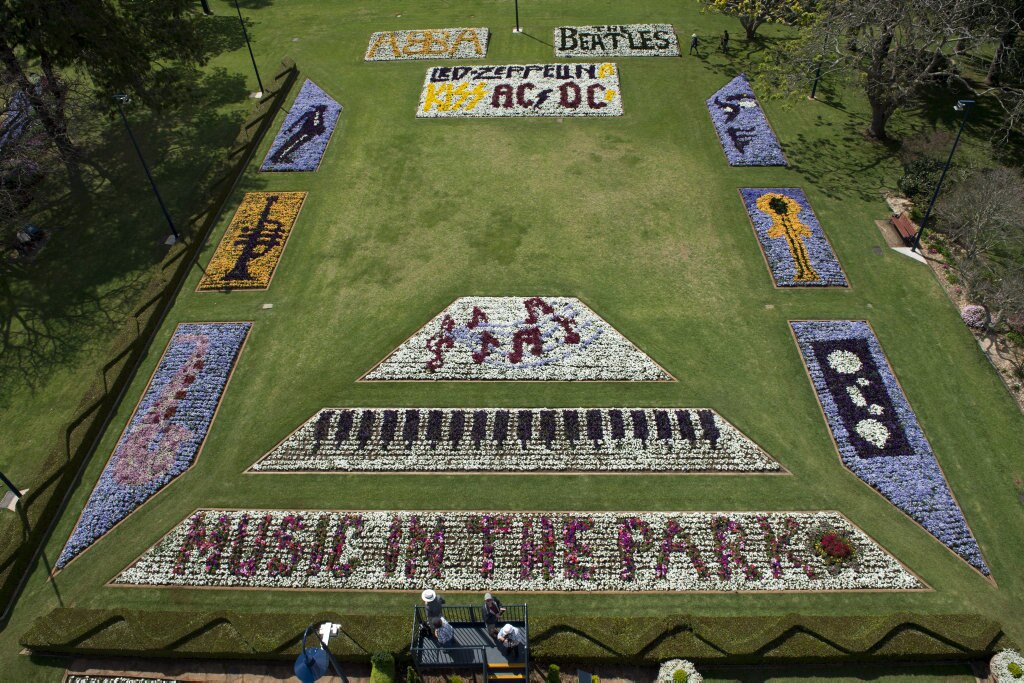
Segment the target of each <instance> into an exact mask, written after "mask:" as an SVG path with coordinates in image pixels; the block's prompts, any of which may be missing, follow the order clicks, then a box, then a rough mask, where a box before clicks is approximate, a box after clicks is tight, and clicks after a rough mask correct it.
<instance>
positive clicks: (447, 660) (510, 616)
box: [409, 604, 530, 683]
mask: <svg viewBox="0 0 1024 683" xmlns="http://www.w3.org/2000/svg"><path fill="white" fill-rule="evenodd" d="M503 607H504V608H505V612H504V613H503V614H502V615H501V618H500V619H499V620H498V621H499V623H503V624H512V625H513V626H516V627H519V628H521V629H522V630H523V633H524V634H525V635H526V640H527V642H525V643H523V644H522V645H520V647H521V648H522V652H523V677H524V680H525V679H527V678H528V672H529V670H530V646H529V639H530V636H529V614H528V611H527V608H526V604H516V605H503ZM441 614H442V616H443V617H444V619H445V620H446V621H447V622H448V623H450V624H451V625H452V626H453V627H454V628H455V629H456V631H458V629H459V627H467V626H468V627H478V628H480V629H481V630H482V629H483V628H484V612H483V607H482V606H475V605H445V606H444V607H442V608H441ZM426 623H427V613H426V608H425V607H424V606H423V605H417V606H416V607H414V608H413V619H412V634H411V637H410V640H409V642H410V643H411V644H410V647H409V653H410V654H411V655H412V659H413V664H414V666H415V668H416V670H417V671H420V670H421V669H431V668H447V669H475V668H476V667H478V666H479V667H480V671H481V673H482V674H483V681H484V683H487V681H488V660H487V649H488V647H493V646H489V645H487V644H481V645H453V646H450V647H438V646H431V647H424V646H423V645H422V643H423V642H424V640H425V639H426V638H428V637H429V636H426V635H424V627H425V625H426ZM435 655H436V658H435ZM442 655H443V656H442Z"/></svg>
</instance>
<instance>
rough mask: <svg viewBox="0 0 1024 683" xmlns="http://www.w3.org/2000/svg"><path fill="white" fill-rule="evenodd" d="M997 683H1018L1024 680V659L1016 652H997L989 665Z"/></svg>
mask: <svg viewBox="0 0 1024 683" xmlns="http://www.w3.org/2000/svg"><path fill="white" fill-rule="evenodd" d="M988 669H989V672H990V673H991V674H992V678H993V679H994V680H995V681H996V683H1018V682H1019V681H1022V680H1024V657H1021V654H1020V653H1019V652H1017V651H1016V650H1010V649H1004V650H1000V651H999V652H997V653H996V654H995V655H994V656H993V657H992V659H991V661H990V662H989V665H988Z"/></svg>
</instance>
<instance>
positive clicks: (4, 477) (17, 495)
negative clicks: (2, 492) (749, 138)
mask: <svg viewBox="0 0 1024 683" xmlns="http://www.w3.org/2000/svg"><path fill="white" fill-rule="evenodd" d="M0 481H2V482H3V483H4V485H5V486H6V487H7V488H9V489H10V490H11V493H12V494H14V497H15V498H17V499H18V500H21V491H19V490H18V487H17V486H15V485H14V482H13V481H11V480H10V479H8V478H7V475H5V474H4V473H3V472H0Z"/></svg>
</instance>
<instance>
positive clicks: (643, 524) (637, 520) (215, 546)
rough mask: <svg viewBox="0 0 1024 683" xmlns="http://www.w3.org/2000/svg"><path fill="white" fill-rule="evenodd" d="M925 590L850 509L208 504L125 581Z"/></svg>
mask: <svg viewBox="0 0 1024 683" xmlns="http://www.w3.org/2000/svg"><path fill="white" fill-rule="evenodd" d="M822 525H825V526H827V527H829V528H841V529H844V530H846V531H848V532H849V537H850V538H851V539H852V542H853V543H855V544H856V546H857V554H858V560H859V561H858V563H857V564H856V566H853V565H849V566H842V567H838V568H837V567H834V566H830V565H827V564H825V563H824V562H822V561H821V559H820V558H819V556H818V555H817V553H815V552H814V550H813V546H814V544H815V543H816V542H818V541H819V540H820V539H817V538H815V534H814V532H813V530H814V529H816V528H818V527H820V526H822ZM425 582H429V585H430V586H431V587H432V588H435V589H438V590H460V591H461V590H465V591H479V590H503V591H545V590H557V591H771V590H779V591H786V590H811V591H830V590H865V589H866V590H878V589H896V590H907V589H919V588H923V587H924V586H923V585H922V583H921V582H920V581H919V580H918V579H917V578H916V577H915V576H913V575H912V574H911V573H910V572H908V571H907V570H906V569H905V568H904V567H903V566H901V565H900V564H899V562H897V561H896V560H895V559H894V558H893V557H892V556H891V555H889V554H888V553H886V552H885V551H884V550H882V549H881V548H880V547H879V546H878V545H877V544H876V543H875V542H874V541H872V540H871V539H870V538H869V537H868V536H867V535H865V534H864V533H863V532H862V531H860V530H859V529H857V528H856V527H854V526H853V525H852V524H850V523H849V522H848V521H847V520H846V519H845V518H844V517H843V516H842V515H840V514H839V513H836V512H815V513H807V512H791V513H787V512H766V513H758V512H644V513H620V512H557V513H540V512H491V513H481V512H437V511H424V512H408V511H397V512H396V511H364V512H334V511H318V510H307V511H287V510H200V511H197V512H196V513H194V514H193V515H192V516H191V517H189V518H187V519H185V520H183V521H182V522H181V523H180V524H179V525H178V526H177V527H175V529H174V530H172V531H171V533H170V534H168V535H167V536H165V537H164V538H163V539H162V540H161V541H160V542H159V543H157V545H155V546H154V547H153V548H151V549H150V550H148V551H147V552H146V553H144V554H143V556H142V557H141V558H139V560H137V561H136V562H134V563H133V564H132V565H131V566H130V567H128V568H126V569H125V570H124V571H122V572H121V573H120V574H119V575H118V576H117V577H116V578H115V579H114V581H113V582H112V583H114V584H118V585H158V586H209V587H237V588H243V587H245V588H298V589H313V588H326V589H357V590H382V589H401V590H420V589H422V588H423V586H424V585H425Z"/></svg>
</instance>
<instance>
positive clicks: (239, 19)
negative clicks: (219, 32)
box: [235, 0, 263, 97]
mask: <svg viewBox="0 0 1024 683" xmlns="http://www.w3.org/2000/svg"><path fill="white" fill-rule="evenodd" d="M235 10H237V11H238V23H239V24H241V25H242V35H243V36H245V45H246V47H248V48H249V59H251V60H252V70H253V71H255V72H256V83H257V84H258V85H259V86H260V97H263V81H262V80H261V79H260V70H259V68H257V66H256V56H255V55H254V54H253V53H252V43H250V42H249V32H248V31H246V30H245V19H243V18H242V8H241V7H239V6H238V0H235Z"/></svg>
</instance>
